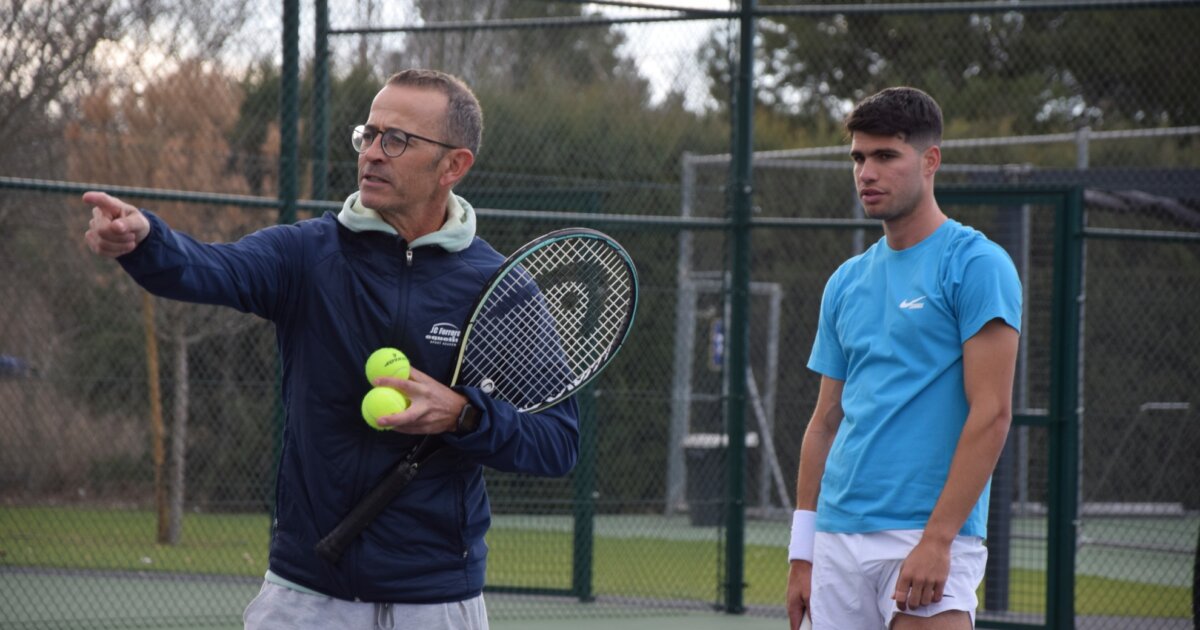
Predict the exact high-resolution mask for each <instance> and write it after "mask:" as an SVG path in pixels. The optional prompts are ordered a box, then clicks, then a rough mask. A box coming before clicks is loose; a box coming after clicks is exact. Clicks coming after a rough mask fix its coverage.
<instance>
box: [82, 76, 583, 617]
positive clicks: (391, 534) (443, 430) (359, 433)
mask: <svg viewBox="0 0 1200 630" xmlns="http://www.w3.org/2000/svg"><path fill="white" fill-rule="evenodd" d="M482 130H483V115H482V111H481V109H480V107H479V102H478V101H477V100H476V98H475V96H474V94H472V93H471V90H470V89H469V88H468V87H467V86H466V85H465V84H463V83H462V82H461V81H460V80H459V79H457V78H455V77H452V76H450V75H447V74H444V73H441V72H437V71H431V70H407V71H404V72H400V73H398V74H396V75H393V76H392V77H390V78H389V79H388V82H387V84H386V85H385V86H384V88H383V89H382V90H380V91H379V93H378V94H377V95H376V97H375V99H374V101H373V102H372V104H371V110H370V115H369V116H368V117H367V120H366V123H365V124H363V125H359V126H357V127H355V128H354V129H353V130H352V132H351V142H352V144H353V146H354V148H355V150H356V151H358V152H359V158H358V183H359V190H358V192H356V193H354V194H352V195H351V196H350V197H349V198H348V199H347V200H346V202H345V204H344V205H343V207H342V210H341V212H340V213H338V214H337V215H336V216H335V215H333V214H332V213H329V214H326V215H325V216H323V217H320V218H316V219H310V220H306V221H300V222H298V223H296V224H294V225H281V226H273V227H270V228H266V229H263V230H260V231H258V232H255V233H254V234H251V235H249V236H246V237H244V238H242V239H241V240H239V241H237V242H235V243H230V244H204V243H199V242H196V241H195V240H193V239H192V238H190V237H188V236H187V235H185V234H183V233H181V232H177V231H174V230H172V229H171V228H170V227H168V226H167V225H166V223H165V222H163V220H162V219H161V218H159V217H157V216H156V215H154V214H153V213H151V212H148V211H145V210H139V209H137V208H135V207H133V206H131V205H129V204H127V203H124V202H123V201H121V200H119V199H116V198H113V197H110V196H108V195H106V194H104V193H102V192H88V193H86V194H85V195H84V196H83V199H84V201H85V202H86V203H88V204H89V205H92V206H93V210H92V220H91V224H90V226H89V230H88V231H87V234H86V236H85V239H86V241H87V244H88V246H89V247H90V248H91V249H92V251H93V252H95V253H96V254H98V255H101V256H105V257H109V258H116V259H117V261H118V262H119V263H120V264H121V266H122V267H123V268H124V269H125V270H126V272H128V273H129V274H130V276H132V277H133V278H134V279H135V280H136V281H137V282H138V283H139V284H141V285H142V286H143V287H145V288H146V289H147V290H148V291H150V292H151V293H154V294H155V295H159V296H162V297H167V298H172V299H178V300H185V301H191V302H203V303H212V304H223V305H226V306H230V307H233V308H236V309H238V310H241V311H243V312H250V313H254V314H256V315H259V316H261V317H263V318H265V319H267V320H269V321H271V322H273V323H274V324H275V327H276V337H277V340H278V343H279V352H280V359H281V365H282V369H283V404H284V408H285V410H286V412H285V413H286V425H285V430H284V433H283V450H282V455H281V459H280V462H279V474H278V478H277V479H276V490H275V491H276V513H275V515H274V516H275V518H274V521H273V527H272V536H271V550H270V562H269V568H268V571H267V575H266V579H265V581H264V583H263V586H262V589H261V591H260V592H259V595H258V597H257V598H255V600H254V601H253V602H251V603H250V605H249V606H248V607H247V608H246V612H245V615H244V620H245V625H246V627H247V628H254V629H267V628H271V629H274V628H281V629H282V628H332V627H337V628H363V629H364V630H368V629H374V628H396V629H405V628H413V629H418V628H419V629H421V630H427V629H434V630H437V629H447V630H448V629H451V628H453V629H468V630H475V629H482V628H487V626H488V624H487V613H486V610H485V607H484V602H483V597H482V589H483V580H484V572H485V564H486V556H487V546H486V545H485V544H484V540H483V538H484V534H485V533H486V531H487V529H488V527H489V525H490V523H491V511H490V508H489V504H488V498H487V494H486V492H485V489H484V483H483V477H482V466H484V465H487V466H490V467H492V468H496V469H499V470H505V471H515V472H524V473H529V474H536V475H549V476H560V475H565V474H566V473H568V472H569V471H570V470H571V468H572V467H573V466H574V464H575V460H576V457H577V455H578V442H579V434H578V419H577V409H576V406H575V403H574V402H573V401H570V400H569V401H567V402H566V403H563V404H561V405H558V406H556V407H553V408H551V409H549V410H546V411H543V412H540V413H538V414H523V413H519V412H517V411H516V410H515V409H514V408H513V407H512V406H511V405H508V404H507V403H502V402H496V401H492V400H490V399H489V398H488V397H487V396H486V395H485V394H483V393H482V392H481V391H479V390H478V389H475V388H470V387H454V388H451V387H448V386H447V385H446V383H448V382H449V381H450V378H451V373H452V370H453V366H454V363H455V358H456V357H455V349H456V345H457V341H458V335H459V333H460V332H461V331H460V330H459V329H458V326H459V325H460V324H461V322H463V321H464V320H465V319H466V317H467V315H468V312H469V310H470V308H471V306H472V304H473V303H474V300H475V297H476V295H477V294H478V293H479V292H480V290H481V289H482V288H483V285H484V284H485V282H486V281H487V279H488V278H489V277H490V276H491V275H492V272H493V271H495V269H497V268H498V267H499V265H500V263H501V262H502V261H503V256H501V255H500V254H499V253H497V252H496V251H495V250H494V249H492V248H491V247H490V246H489V245H488V244H487V243H486V242H484V241H483V240H481V239H479V238H476V236H475V213H474V210H473V209H472V208H471V206H470V204H468V203H467V201H466V200H465V199H463V198H461V197H459V196H457V195H455V194H454V193H453V192H452V188H453V187H454V186H455V185H456V184H457V183H458V182H460V181H462V179H463V177H465V176H466V175H467V173H468V172H469V171H470V169H471V166H472V165H473V164H474V162H475V156H476V154H477V153H478V151H479V145H480V140H481V136H482ZM388 346H390V347H396V348H400V349H401V350H403V351H404V353H405V354H406V355H407V356H408V357H409V359H410V361H411V363H412V365H413V369H412V372H411V376H410V379H409V380H407V381H400V380H395V379H390V378H383V379H380V380H379V381H378V382H377V383H373V384H372V383H368V382H367V381H366V378H365V377H364V376H363V363H364V361H365V360H366V358H367V357H368V356H369V355H370V354H371V352H372V351H374V350H375V349H377V348H381V347H388ZM372 385H388V386H392V387H395V388H396V389H399V390H401V391H402V392H403V393H404V394H406V395H407V396H408V398H409V399H410V400H411V401H412V404H411V406H410V407H409V408H408V409H407V410H405V411H403V412H401V413H398V414H395V415H391V416H386V417H383V418H380V419H378V423H379V424H380V425H383V426H384V427H385V428H387V429H390V430H386V431H376V430H374V429H372V428H371V427H369V426H368V425H367V424H366V423H365V422H363V420H362V418H361V416H360V408H359V407H360V402H361V400H362V397H363V395H365V394H366V393H367V391H368V390H369V389H370V387H371V386H372ZM429 434H438V435H440V438H441V440H442V442H443V443H444V444H446V445H448V446H449V447H450V448H449V449H443V451H442V452H441V454H439V455H438V456H435V457H434V458H432V459H430V460H429V461H428V462H427V463H426V464H425V465H424V466H422V468H421V471H420V473H419V474H418V475H417V477H416V479H414V480H413V481H412V483H411V484H410V485H409V486H408V487H406V488H405V490H404V492H403V493H402V494H401V495H400V496H399V498H397V499H396V500H395V501H394V502H393V504H392V505H391V506H389V508H388V509H387V510H385V511H384V512H383V513H382V514H381V515H380V516H379V517H377V518H376V519H375V520H374V521H372V523H371V524H370V526H369V527H368V528H367V530H366V531H365V532H363V534H362V535H361V536H360V537H359V538H358V539H357V540H356V541H355V542H354V543H353V544H352V546H351V547H350V548H349V549H348V550H347V552H346V553H345V555H344V556H343V557H342V558H341V560H340V561H338V562H337V563H331V562H328V561H326V560H323V559H322V558H321V557H320V556H318V555H317V553H316V552H315V551H314V546H315V545H316V544H317V542H318V541H319V540H320V539H321V538H322V537H324V536H325V535H326V534H328V533H329V532H330V531H331V530H332V529H333V528H334V527H335V526H336V525H337V524H338V523H339V522H340V521H341V520H342V518H343V517H344V516H345V515H346V514H347V513H348V512H349V511H350V510H351V509H352V508H353V507H354V506H355V505H356V504H357V503H358V502H359V501H360V500H361V499H362V497H363V496H364V495H365V494H366V493H367V492H368V491H370V490H371V488H373V487H374V486H375V485H376V484H377V483H378V482H379V481H380V480H381V479H382V478H383V477H384V476H385V475H386V474H387V472H389V471H390V469H391V468H393V467H394V466H395V465H396V463H397V462H399V461H400V460H402V459H403V458H404V456H405V455H406V454H407V453H408V452H409V451H410V449H411V448H412V447H413V446H414V445H415V444H416V443H417V441H418V440H419V439H420V438H421V437H422V436H424V435H429Z"/></svg>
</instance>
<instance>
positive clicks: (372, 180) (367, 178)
mask: <svg viewBox="0 0 1200 630" xmlns="http://www.w3.org/2000/svg"><path fill="white" fill-rule="evenodd" d="M359 182H361V183H363V184H387V183H388V180H386V179H384V178H382V177H379V176H378V175H372V174H370V173H365V174H363V176H362V177H360V178H359Z"/></svg>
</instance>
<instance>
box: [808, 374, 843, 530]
mask: <svg viewBox="0 0 1200 630" xmlns="http://www.w3.org/2000/svg"><path fill="white" fill-rule="evenodd" d="M843 385H844V383H843V382H842V381H839V380H836V379H832V378H829V377H822V378H821V390H820V393H818V394H817V405H816V408H815V409H814V410H813V415H812V418H810V419H809V421H808V428H807V429H805V431H804V442H802V443H801V444H800V467H799V471H798V473H797V476H796V509H799V510H812V511H816V509H817V497H818V495H819V494H820V493H821V477H823V476H824V475H825V461H826V460H827V459H828V458H829V451H830V450H831V449H832V448H833V440H834V438H835V437H837V431H838V427H839V426H841V423H842V413H843V412H842V386H843Z"/></svg>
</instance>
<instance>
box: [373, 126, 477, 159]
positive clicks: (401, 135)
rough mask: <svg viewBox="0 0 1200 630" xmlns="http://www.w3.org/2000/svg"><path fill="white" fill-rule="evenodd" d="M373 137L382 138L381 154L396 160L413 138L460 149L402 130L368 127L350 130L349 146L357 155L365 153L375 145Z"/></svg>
mask: <svg viewBox="0 0 1200 630" xmlns="http://www.w3.org/2000/svg"><path fill="white" fill-rule="evenodd" d="M375 136H382V140H380V145H381V146H382V147H383V154H384V155H386V156H388V157H390V158H398V157H400V156H401V155H404V151H405V150H406V149H408V144H409V143H410V142H412V140H413V139H414V138H415V139H417V140H424V141H425V142H429V143H431V144H436V145H438V146H439V147H446V148H447V149H459V148H461V147H456V146H454V145H452V144H446V143H445V142H438V141H437V140H434V139H432V138H426V137H425V136H418V135H417V134H415V133H409V132H407V131H405V130H403V129H383V130H380V129H376V128H375V127H371V126H368V125H358V126H357V127H354V128H353V129H352V130H351V132H350V144H351V146H353V147H354V150H355V151H358V152H359V153H366V151H367V149H369V148H371V145H372V144H374V143H375Z"/></svg>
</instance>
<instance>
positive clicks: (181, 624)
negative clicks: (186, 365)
mask: <svg viewBox="0 0 1200 630" xmlns="http://www.w3.org/2000/svg"><path fill="white" fill-rule="evenodd" d="M260 583H261V582H260V580H257V579H245V578H241V579H230V578H202V577H194V576H184V575H163V574H161V573H144V574H137V573H127V572H81V571H69V570H62V571H56V570H21V569H7V570H5V569H0V628H4V629H6V630H7V629H13V630H24V629H31V630H32V629H34V628H37V629H39V630H41V629H62V630H66V629H68V628H69V629H71V630H91V629H95V630H99V629H101V628H105V629H107V628H138V629H139V630H160V629H161V630H168V629H169V630H234V629H237V628H241V627H242V624H241V610H242V609H243V608H244V607H245V605H246V604H247V603H248V602H249V601H250V600H251V599H252V598H253V597H254V595H255V593H257V591H258V588H259V585H260ZM486 599H487V604H488V613H489V614H488V616H489V618H490V625H491V627H492V628H493V629H494V630H517V629H518V628H529V629H531V630H540V629H545V630H549V629H551V628H564V627H570V628H573V629H579V630H588V629H590V628H609V627H612V626H614V625H619V626H620V627H621V628H622V629H623V630H642V629H647V630H648V629H650V628H663V629H668V630H669V629H671V628H691V629H693V630H709V629H713V630H715V629H718V628H730V629H734V630H759V629H766V628H782V627H784V625H785V622H784V621H783V620H782V619H769V618H764V617H755V616H748V615H727V614H723V613H720V612H716V611H708V610H703V609H698V608H697V609H693V610H687V609H680V608H674V609H664V608H661V606H662V603H661V602H659V603H657V605H658V606H660V608H657V609H656V608H653V606H654V605H655V603H650V602H636V601H631V602H621V601H604V600H601V601H596V602H592V603H579V602H577V601H575V600H573V599H571V598H552V597H531V596H520V595H508V594H503V593H488V594H487V595H486ZM693 608H695V606H694V605H693Z"/></svg>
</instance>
